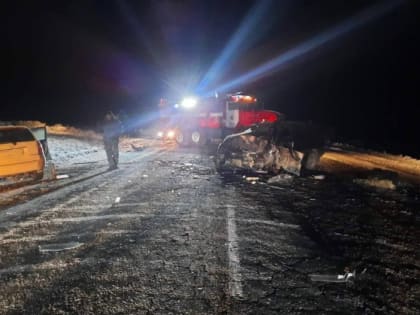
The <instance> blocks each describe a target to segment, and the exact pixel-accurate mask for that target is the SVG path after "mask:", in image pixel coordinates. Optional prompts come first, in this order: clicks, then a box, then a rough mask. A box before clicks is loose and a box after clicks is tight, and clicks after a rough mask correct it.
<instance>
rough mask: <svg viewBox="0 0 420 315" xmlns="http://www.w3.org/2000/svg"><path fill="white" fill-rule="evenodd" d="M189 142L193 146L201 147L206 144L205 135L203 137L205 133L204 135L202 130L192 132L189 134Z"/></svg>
mask: <svg viewBox="0 0 420 315" xmlns="http://www.w3.org/2000/svg"><path fill="white" fill-rule="evenodd" d="M191 141H192V143H194V144H195V145H198V146H203V145H205V144H206V142H207V137H206V135H205V133H204V131H203V130H194V131H193V132H192V133H191Z"/></svg>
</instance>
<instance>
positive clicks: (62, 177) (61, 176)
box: [55, 174, 70, 179]
mask: <svg viewBox="0 0 420 315" xmlns="http://www.w3.org/2000/svg"><path fill="white" fill-rule="evenodd" d="M69 177H70V176H69V175H68V174H61V175H57V176H56V177H55V178H56V179H65V178H69Z"/></svg>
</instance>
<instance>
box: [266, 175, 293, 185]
mask: <svg viewBox="0 0 420 315" xmlns="http://www.w3.org/2000/svg"><path fill="white" fill-rule="evenodd" d="M291 180H293V176H292V175H290V174H279V175H276V176H274V177H271V178H269V179H268V180H267V183H268V184H273V183H289V182H290V181H291Z"/></svg>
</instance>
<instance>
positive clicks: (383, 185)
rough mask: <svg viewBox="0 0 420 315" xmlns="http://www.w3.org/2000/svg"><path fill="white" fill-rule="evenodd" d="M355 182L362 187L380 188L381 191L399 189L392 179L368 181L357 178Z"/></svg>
mask: <svg viewBox="0 0 420 315" xmlns="http://www.w3.org/2000/svg"><path fill="white" fill-rule="evenodd" d="M354 182H355V183H356V184H359V185H362V186H369V187H374V188H380V189H389V190H395V189H396V188H397V187H396V185H395V184H394V183H393V181H392V180H390V179H382V178H367V179H361V178H356V179H354Z"/></svg>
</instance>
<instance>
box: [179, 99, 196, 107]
mask: <svg viewBox="0 0 420 315" xmlns="http://www.w3.org/2000/svg"><path fill="white" fill-rule="evenodd" d="M196 105H197V99H196V98H195V97H186V98H184V99H183V100H182V102H181V106H182V107H184V108H186V109H190V108H194V107H195V106H196Z"/></svg>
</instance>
